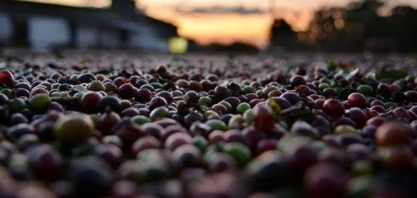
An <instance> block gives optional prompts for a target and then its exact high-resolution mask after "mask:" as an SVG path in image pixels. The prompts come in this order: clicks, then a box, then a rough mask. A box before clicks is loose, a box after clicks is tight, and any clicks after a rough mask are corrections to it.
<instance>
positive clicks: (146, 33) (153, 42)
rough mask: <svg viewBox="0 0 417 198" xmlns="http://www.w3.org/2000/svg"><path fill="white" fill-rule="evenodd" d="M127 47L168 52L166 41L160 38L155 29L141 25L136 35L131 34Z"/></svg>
mask: <svg viewBox="0 0 417 198" xmlns="http://www.w3.org/2000/svg"><path fill="white" fill-rule="evenodd" d="M128 45H129V47H135V48H142V49H147V50H155V51H159V52H167V51H168V41H166V40H165V39H163V38H160V37H159V36H158V34H157V32H156V30H155V28H151V27H147V26H146V25H141V27H139V28H138V30H137V32H136V33H134V34H131V36H130V37H129V42H128Z"/></svg>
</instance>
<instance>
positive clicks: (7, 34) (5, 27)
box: [0, 13, 13, 43]
mask: <svg viewBox="0 0 417 198" xmlns="http://www.w3.org/2000/svg"><path fill="white" fill-rule="evenodd" d="M12 35H13V25H12V20H11V19H10V17H9V16H8V15H6V14H4V13H0V43H7V42H10V41H11V40H12Z"/></svg>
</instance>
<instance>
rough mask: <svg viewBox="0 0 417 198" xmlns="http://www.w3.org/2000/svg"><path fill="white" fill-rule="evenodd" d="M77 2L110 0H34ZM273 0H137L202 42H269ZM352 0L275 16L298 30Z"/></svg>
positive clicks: (303, 4) (279, 4) (307, 3)
mask: <svg viewBox="0 0 417 198" xmlns="http://www.w3.org/2000/svg"><path fill="white" fill-rule="evenodd" d="M30 1H35V2H47V3H58V4H65V5H73V6H92V7H106V6H108V5H109V3H110V0H30ZM270 2H271V1H270V0H216V1H203V0H136V4H137V6H138V8H140V9H143V10H144V11H145V12H146V13H147V14H148V15H150V16H152V17H155V18H158V19H161V20H164V21H167V22H171V23H173V24H175V25H177V26H178V31H179V34H180V35H182V36H185V37H189V38H193V39H195V40H196V41H197V42H199V43H202V44H207V43H212V42H221V43H231V42H236V41H242V42H247V43H251V44H255V45H257V46H259V47H263V46H266V45H267V43H268V31H269V27H270V25H271V23H272V20H273V17H272V15H271V14H270V13H269V12H268V8H269V5H270ZM349 2H352V0H275V1H274V3H273V5H274V8H275V12H274V13H275V14H274V16H275V17H282V18H284V19H286V20H287V21H288V22H290V23H291V25H292V26H293V28H294V29H295V30H297V31H300V30H304V29H305V28H306V27H307V25H308V22H309V20H310V18H311V16H312V12H313V11H314V10H316V9H318V8H320V7H322V6H343V5H346V4H348V3H349ZM386 2H387V4H389V5H394V4H411V5H413V6H417V0H386Z"/></svg>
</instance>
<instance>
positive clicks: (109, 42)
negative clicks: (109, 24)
mask: <svg viewBox="0 0 417 198" xmlns="http://www.w3.org/2000/svg"><path fill="white" fill-rule="evenodd" d="M100 42H101V43H100V44H101V46H103V47H110V48H114V47H119V46H120V32H119V31H117V30H111V29H105V30H100Z"/></svg>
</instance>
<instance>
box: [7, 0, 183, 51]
mask: <svg viewBox="0 0 417 198" xmlns="http://www.w3.org/2000/svg"><path fill="white" fill-rule="evenodd" d="M176 35H177V27H175V26H174V25H172V24H169V23H165V22H162V21H159V20H156V19H154V18H151V17H149V16H146V15H145V14H144V13H143V12H141V11H139V10H138V9H136V7H135V2H134V1H133V0H112V3H111V6H110V7H108V8H105V9H99V8H85V7H72V6H64V5H56V4H46V3H34V2H24V1H15V0H0V45H3V46H10V47H29V48H31V49H33V50H38V51H45V50H51V49H54V48H62V47H68V48H77V49H88V48H141V49H145V50H156V51H167V50H168V39H169V38H170V37H172V36H176Z"/></svg>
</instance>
